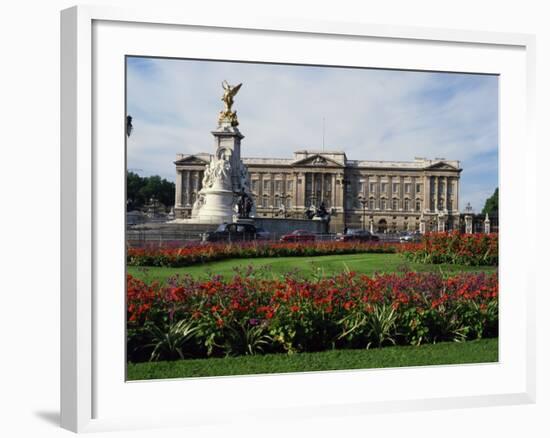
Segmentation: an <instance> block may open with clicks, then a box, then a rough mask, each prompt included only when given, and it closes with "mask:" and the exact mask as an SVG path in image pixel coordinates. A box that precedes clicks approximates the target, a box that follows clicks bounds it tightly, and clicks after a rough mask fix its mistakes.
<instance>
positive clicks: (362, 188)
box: [357, 181, 365, 193]
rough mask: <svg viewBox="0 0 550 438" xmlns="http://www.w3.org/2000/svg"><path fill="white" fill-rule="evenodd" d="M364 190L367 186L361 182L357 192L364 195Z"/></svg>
mask: <svg viewBox="0 0 550 438" xmlns="http://www.w3.org/2000/svg"><path fill="white" fill-rule="evenodd" d="M364 190H365V184H364V183H363V181H359V183H358V185H357V191H358V192H359V193H364Z"/></svg>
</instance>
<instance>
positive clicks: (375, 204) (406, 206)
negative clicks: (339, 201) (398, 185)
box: [354, 198, 422, 211]
mask: <svg viewBox="0 0 550 438" xmlns="http://www.w3.org/2000/svg"><path fill="white" fill-rule="evenodd" d="M354 204H355V205H354V207H355V208H365V209H369V210H376V209H380V210H388V209H391V210H399V207H400V202H399V199H392V200H391V201H390V200H386V199H378V200H377V199H374V198H371V199H365V201H364V202H361V200H359V199H356V200H355V203H354ZM413 205H414V209H415V211H420V209H421V208H422V203H421V201H419V200H416V201H415V202H414V204H413V203H412V201H410V200H409V199H405V200H404V201H403V210H405V211H409V210H411V208H412V206H413Z"/></svg>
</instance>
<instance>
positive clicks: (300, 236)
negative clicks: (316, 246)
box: [281, 230, 315, 242]
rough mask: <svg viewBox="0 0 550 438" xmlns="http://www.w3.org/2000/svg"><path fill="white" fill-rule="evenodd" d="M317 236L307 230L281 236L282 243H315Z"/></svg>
mask: <svg viewBox="0 0 550 438" xmlns="http://www.w3.org/2000/svg"><path fill="white" fill-rule="evenodd" d="M314 240H315V234H313V233H310V232H309V231H306V230H294V231H293V232H292V233H290V234H285V235H283V236H281V242H313V241H314Z"/></svg>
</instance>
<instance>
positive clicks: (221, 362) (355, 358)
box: [127, 338, 498, 380]
mask: <svg viewBox="0 0 550 438" xmlns="http://www.w3.org/2000/svg"><path fill="white" fill-rule="evenodd" d="M497 361H498V339H497V338H495V339H481V340H478V341H469V342H464V343H456V342H442V343H438V344H429V345H421V346H419V347H413V346H399V347H384V348H377V349H370V350H331V351H323V352H319V353H297V354H293V355H286V354H267V355H263V356H239V357H227V358H212V359H187V360H179V361H173V362H144V363H136V364H133V363H129V364H128V367H127V373H128V376H127V379H128V380H145V379H167V378H181V377H208V376H236V375H246V374H272V373H291V372H303V371H328V370H352V369H366V368H388V367H406V366H420V365H451V364H465V363H487V362H497Z"/></svg>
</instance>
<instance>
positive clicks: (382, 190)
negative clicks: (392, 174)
mask: <svg viewBox="0 0 550 438" xmlns="http://www.w3.org/2000/svg"><path fill="white" fill-rule="evenodd" d="M386 190H388V184H387V183H385V182H383V183H380V191H381V192H382V193H385V192H386Z"/></svg>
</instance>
